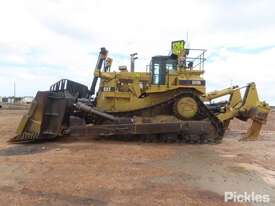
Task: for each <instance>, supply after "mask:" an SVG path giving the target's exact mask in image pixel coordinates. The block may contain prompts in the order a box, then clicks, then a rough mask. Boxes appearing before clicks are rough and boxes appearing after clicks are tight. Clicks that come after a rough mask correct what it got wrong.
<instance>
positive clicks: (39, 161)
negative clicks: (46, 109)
mask: <svg viewBox="0 0 275 206" xmlns="http://www.w3.org/2000/svg"><path fill="white" fill-rule="evenodd" d="M24 113H25V111H21V110H0V137H1V138H0V201H1V205H5V206H9V205H11V206H13V205H28V206H31V205H57V206H59V205H60V206H63V205H84V206H86V205H99V206H100V205H125V206H126V205H127V206H128V205H131V206H132V205H165V206H166V205H188V206H189V205H191V206H192V205H217V206H218V205H219V206H220V205H237V204H233V203H224V197H223V195H224V192H225V191H235V192H245V191H246V192H252V191H254V192H256V193H260V194H269V195H270V197H271V201H272V202H271V203H270V204H265V205H275V202H274V201H275V150H274V148H275V128H274V125H275V124H274V122H275V112H273V113H272V114H271V115H270V116H269V121H268V124H267V125H266V126H265V127H264V131H263V135H262V139H261V140H259V141H256V142H239V141H238V139H240V137H241V135H242V133H243V132H244V131H245V128H246V127H247V124H240V123H239V121H235V122H233V124H232V125H231V128H230V130H229V131H228V133H227V134H226V136H225V138H224V140H223V142H222V143H221V144H218V145H187V144H153V143H139V142H119V141H94V140H87V139H85V140H75V139H63V140H59V141H55V142H48V143H41V144H32V145H11V144H8V143H7V140H8V139H9V138H10V137H12V136H13V135H14V134H15V129H16V126H17V124H18V122H19V120H20V118H21V116H22V115H23V114H24ZM80 139H81V138H80ZM253 205H257V204H253ZM258 205H262V204H258Z"/></svg>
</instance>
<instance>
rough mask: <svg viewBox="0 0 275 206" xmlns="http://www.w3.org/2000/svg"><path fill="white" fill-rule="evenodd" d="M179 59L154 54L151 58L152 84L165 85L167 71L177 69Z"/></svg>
mask: <svg viewBox="0 0 275 206" xmlns="http://www.w3.org/2000/svg"><path fill="white" fill-rule="evenodd" d="M177 64H178V61H177V59H175V58H173V57H172V56H154V57H152V60H151V74H152V84H155V85H165V77H166V73H167V72H170V71H176V70H177Z"/></svg>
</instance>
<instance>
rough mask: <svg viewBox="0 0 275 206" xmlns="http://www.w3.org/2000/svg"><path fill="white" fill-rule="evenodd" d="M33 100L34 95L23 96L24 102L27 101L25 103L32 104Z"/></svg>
mask: <svg viewBox="0 0 275 206" xmlns="http://www.w3.org/2000/svg"><path fill="white" fill-rule="evenodd" d="M32 100H33V97H31V96H26V97H22V100H21V101H22V103H25V104H31V103H32Z"/></svg>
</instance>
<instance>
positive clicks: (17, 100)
mask: <svg viewBox="0 0 275 206" xmlns="http://www.w3.org/2000/svg"><path fill="white" fill-rule="evenodd" d="M32 100H33V97H31V96H25V97H1V99H0V102H2V103H6V104H31V103H32Z"/></svg>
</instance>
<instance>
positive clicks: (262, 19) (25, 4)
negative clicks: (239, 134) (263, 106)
mask: <svg viewBox="0 0 275 206" xmlns="http://www.w3.org/2000/svg"><path fill="white" fill-rule="evenodd" d="M15 5H16V6H15ZM274 8H275V2H273V1H272V0H263V1H256V0H249V1H248V0H244V1H226V0H222V1H218V0H206V1H199V0H195V1H187V0H185V1H182V0H170V1H145V0H140V1H138V2H132V1H127V0H117V1H111V0H109V1H100V0H94V1H90V0H79V1H73V0H50V1H46V0H40V1H36V0H28V1H20V0H10V1H3V2H2V3H1V7H0V25H1V32H0V78H1V79H0V87H1V90H0V95H12V90H13V89H11V87H12V86H11V85H13V81H16V82H17V85H18V86H17V87H18V92H17V93H18V95H34V94H35V92H36V90H44V89H48V87H49V86H50V85H51V84H52V83H54V82H55V81H57V80H58V79H60V78H69V79H72V80H75V81H79V82H81V83H84V84H86V85H90V84H91V79H92V70H93V67H94V65H95V63H96V60H97V52H98V51H99V49H100V47H102V46H105V47H106V48H107V49H108V50H109V51H110V56H112V57H113V58H114V64H113V68H114V69H117V67H118V66H119V65H125V64H126V65H128V66H129V59H128V55H129V54H130V53H133V52H138V54H139V59H138V60H137V65H136V68H137V69H138V70H145V67H146V65H147V64H149V62H150V58H151V56H153V55H165V54H168V53H169V50H170V42H171V41H172V40H178V39H185V38H186V36H187V32H188V36H189V40H190V46H191V47H193V48H205V49H207V50H208V52H207V58H208V60H209V61H208V62H207V63H206V67H205V69H206V74H205V78H206V80H207V82H208V86H209V87H208V90H210V89H211V90H212V89H221V88H224V87H227V86H230V84H231V83H233V84H241V85H243V84H246V83H247V82H250V81H255V82H256V83H257V85H258V89H259V91H260V92H259V93H260V94H261V96H262V98H263V99H266V100H268V101H269V102H271V103H272V104H275V95H274V93H275V92H273V91H272V88H273V86H274V80H275V72H274V70H273V68H274V66H275V65H274V61H273V58H274V55H275V51H274V46H275V39H274V34H275V22H274V18H275V9H274Z"/></svg>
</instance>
